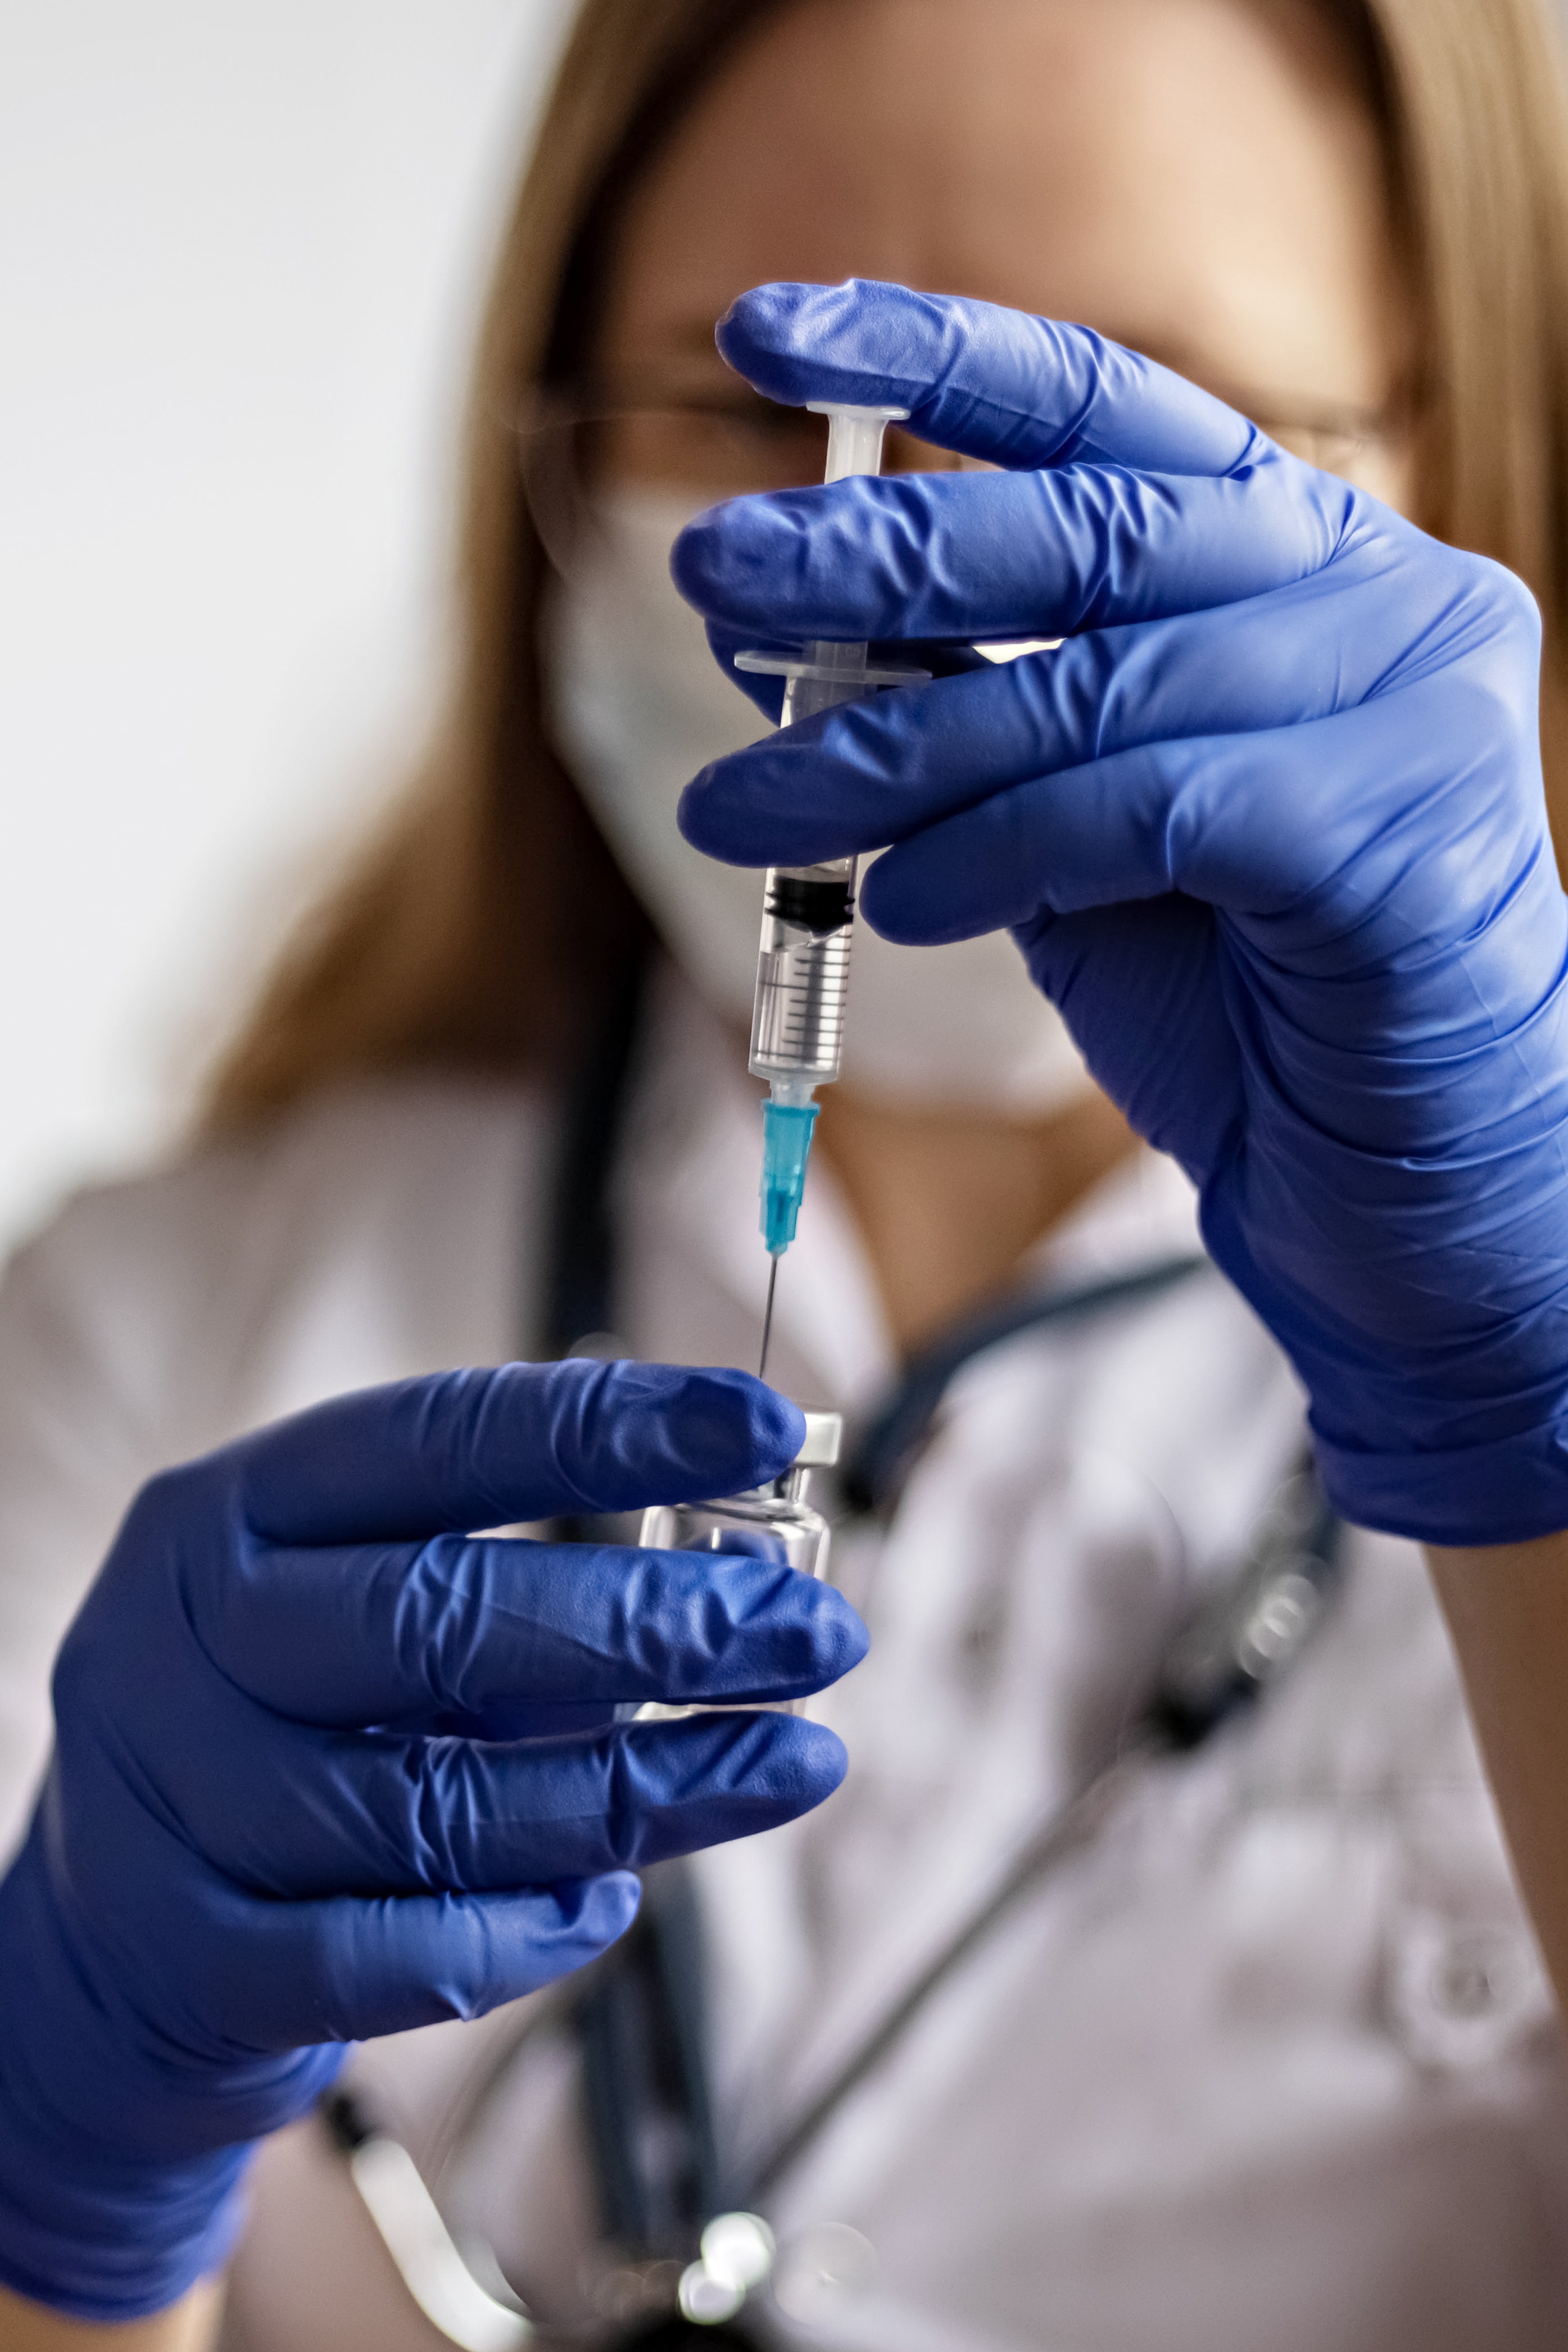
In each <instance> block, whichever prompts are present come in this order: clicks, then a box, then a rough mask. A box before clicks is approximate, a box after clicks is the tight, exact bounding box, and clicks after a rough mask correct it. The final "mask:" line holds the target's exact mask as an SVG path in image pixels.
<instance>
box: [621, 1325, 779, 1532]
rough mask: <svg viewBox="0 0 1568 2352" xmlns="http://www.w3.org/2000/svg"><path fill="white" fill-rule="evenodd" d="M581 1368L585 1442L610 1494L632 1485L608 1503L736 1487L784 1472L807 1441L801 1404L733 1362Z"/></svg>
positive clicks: (666, 1499) (681, 1498)
mask: <svg viewBox="0 0 1568 2352" xmlns="http://www.w3.org/2000/svg"><path fill="white" fill-rule="evenodd" d="M583 1373H584V1380H585V1385H586V1386H587V1387H588V1388H590V1389H591V1391H592V1396H591V1400H590V1399H587V1398H585V1399H584V1402H586V1403H588V1404H589V1407H590V1409H589V1412H588V1413H587V1416H586V1423H585V1429H584V1452H585V1453H593V1454H595V1455H596V1457H597V1460H598V1462H599V1464H600V1465H601V1467H600V1470H599V1474H598V1477H597V1484H598V1486H599V1487H600V1489H601V1491H602V1492H603V1493H604V1494H605V1496H610V1495H612V1494H615V1495H617V1496H618V1495H619V1494H620V1492H621V1490H622V1484H623V1481H624V1486H625V1501H624V1502H617V1503H616V1504H615V1505H613V1506H612V1505H611V1504H610V1503H609V1502H606V1503H605V1505H604V1506H603V1507H606V1508H608V1507H621V1508H626V1507H630V1506H631V1505H633V1504H637V1503H679V1502H695V1501H698V1500H700V1498H701V1497H702V1496H707V1495H732V1494H737V1493H739V1492H741V1491H742V1489H743V1488H744V1487H747V1486H761V1485H762V1484H763V1481H764V1480H765V1479H769V1478H776V1477H778V1476H779V1475H780V1474H781V1473H782V1472H783V1471H784V1470H787V1469H788V1468H789V1466H790V1465H791V1463H792V1462H793V1461H794V1460H795V1456H796V1454H798V1453H799V1452H800V1449H801V1447H802V1446H803V1445H804V1444H805V1414H804V1413H803V1412H801V1410H800V1407H799V1406H798V1405H796V1404H794V1403H792V1402H791V1401H790V1399H789V1398H788V1397H785V1396H780V1394H779V1393H778V1391H777V1390H776V1389H770V1388H769V1387H768V1386H767V1385H766V1384H765V1382H763V1381H759V1380H756V1379H754V1378H753V1377H752V1374H751V1373H750V1372H742V1371H736V1370H732V1369H731V1367H730V1366H728V1365H718V1366H714V1367H711V1368H710V1367H707V1366H688V1365H681V1364H638V1363H634V1362H632V1361H630V1360H627V1361H624V1362H618V1363H612V1364H604V1365H595V1366H594V1367H592V1368H591V1370H589V1368H586V1367H584V1368H583ZM613 1454H618V1456H619V1465H618V1475H616V1476H614V1477H612V1476H611V1475H609V1469H610V1457H611V1456H612V1455H613Z"/></svg>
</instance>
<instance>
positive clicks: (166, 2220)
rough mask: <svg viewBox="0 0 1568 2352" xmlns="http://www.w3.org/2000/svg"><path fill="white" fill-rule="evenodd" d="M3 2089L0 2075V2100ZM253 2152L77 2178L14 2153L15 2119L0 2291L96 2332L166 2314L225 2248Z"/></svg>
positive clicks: (44, 2154)
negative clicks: (86, 2323) (95, 2327)
mask: <svg viewBox="0 0 1568 2352" xmlns="http://www.w3.org/2000/svg"><path fill="white" fill-rule="evenodd" d="M10 2089H11V2084H10V2082H9V2081H8V2079H6V2078H5V2075H4V2074H0V2105H3V2104H4V2103H5V2099H6V2097H7V2095H8V2094H9V2092H10ZM252 2153H253V2151H252V2149H251V2148H250V2147H235V2148H225V2149H222V2150H221V2151H220V2152H219V2153H218V2154H217V2155H216V2156H208V2157H203V2158H200V2159H199V2160H198V2161H195V2162H192V2163H189V2164H185V2165H182V2166H178V2167H176V2166H169V2165H164V2166H161V2167H159V2168H156V2169H153V2168H147V2167H138V2168H134V2169H132V2168H129V2167H125V2168H119V2167H107V2166H105V2165H104V2164H103V2163H102V2161H101V2160H99V2159H95V2160H94V2162H93V2164H92V2166H91V2168H90V2178H82V2179H77V2178H75V2177H74V2176H72V2175H71V2174H69V2173H68V2172H66V2171H65V2170H63V2169H62V2164H63V2162H64V2159H59V2160H57V2161H54V2162H51V2160H50V2157H49V2153H48V2151H47V2149H40V2148H38V2147H24V2146H23V2145H22V2142H21V2135H20V2132H19V2131H18V2129H17V2128H16V2122H15V2120H13V2122H12V2123H10V2124H8V2125H7V2126H6V2129H5V2136H4V2144H3V2145H0V2284H5V2286H7V2287H9V2288H10V2290H11V2292H12V2294H19V2295H25V2296H26V2297H27V2299H28V2300H29V2301H30V2302H33V2303H37V2304H43V2305H47V2307H48V2308H49V2309H50V2310H52V2311H58V2312H59V2313H61V2314H62V2315H65V2316H66V2317H68V2318H71V2319H82V2320H92V2321H96V2322H98V2323H99V2324H100V2325H109V2326H112V2325H114V2324H116V2323H118V2322H121V2321H126V2320H133V2319H146V2318H149V2317H151V2316H152V2315H153V2314H154V2313H155V2312H160V2311H166V2310H167V2309H168V2308H169V2306H170V2305H172V2304H176V2303H178V2302H179V2301H180V2300H181V2298H182V2296H184V2295H185V2294H188V2293H189V2291H190V2289H191V2288H192V2287H193V2286H195V2284H196V2282H197V2280H198V2279H202V2278H205V2277H206V2276H207V2275H208V2274H209V2273H211V2272H213V2271H216V2270H219V2269H221V2268H222V2266H223V2264H224V2263H226V2261H227V2259H228V2256H229V2254H230V2252H232V2251H233V2247H234V2242H235V2240H236V2238H237V2236H238V2234H239V2228H240V2223H241V2221H242V2220H243V2218H244V2198H243V2195H242V2182H243V2179H244V2174H245V2170H246V2168H247V2165H248V2164H249V2162H250V2158H251V2155H252ZM117 2176H118V2177H117Z"/></svg>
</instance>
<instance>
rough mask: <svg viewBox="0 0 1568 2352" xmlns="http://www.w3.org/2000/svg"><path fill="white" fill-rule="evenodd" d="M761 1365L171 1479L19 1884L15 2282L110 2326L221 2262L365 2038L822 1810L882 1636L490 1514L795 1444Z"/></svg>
mask: <svg viewBox="0 0 1568 2352" xmlns="http://www.w3.org/2000/svg"><path fill="white" fill-rule="evenodd" d="M803 1430H804V1425H803V1423H802V1421H801V1417H800V1414H799V1412H797V1411H796V1409H795V1406H794V1405H792V1404H790V1403H788V1402H786V1401H785V1400H784V1398H783V1397H779V1396H776V1395H774V1394H773V1391H771V1390H769V1389H766V1388H764V1387H763V1384H762V1382H761V1381H753V1380H751V1379H749V1378H748V1377H747V1376H746V1375H745V1374H744V1373H742V1372H733V1371H727V1370H716V1371H704V1370H695V1369H693V1368H690V1367H688V1366H683V1365H668V1364H632V1363H616V1364H599V1363H587V1362H572V1361H569V1362H566V1363H559V1364H506V1365H502V1366H500V1368H499V1369H498V1370H487V1371H467V1372H449V1373H443V1374H439V1375H436V1376H433V1377H431V1378H427V1379H423V1380H412V1381H400V1382H398V1383H396V1384H395V1386H393V1387H390V1388H383V1389H369V1390H364V1391H361V1392H359V1393H358V1394H355V1395H351V1396H342V1397H337V1398H334V1399H333V1400H331V1402H329V1403H327V1404H323V1405H319V1406H317V1407H315V1408H314V1409H313V1410H312V1411H310V1412H304V1413H300V1414H297V1415H296V1416H295V1417H294V1418H293V1419H292V1420H290V1421H285V1422H279V1423H275V1424H274V1425H273V1426H272V1427H271V1428H268V1429H264V1430H259V1431H258V1432H257V1433H255V1434H254V1435H252V1436H249V1437H247V1438H244V1439H241V1440H239V1441H238V1442H237V1443H236V1444H232V1445H229V1446H226V1447H225V1448H224V1449H223V1450H222V1451H221V1452H219V1453H216V1454H207V1455H206V1456H205V1457H204V1458H203V1459H202V1460H201V1461H198V1462H190V1463H185V1464H184V1465H181V1466H180V1467H178V1468H176V1469H173V1470H168V1471H165V1472H163V1475H161V1476H160V1477H158V1478H155V1479H153V1481H152V1482H151V1483H150V1484H149V1485H148V1486H145V1487H143V1489H142V1493H141V1495H140V1496H138V1497H137V1499H136V1501H135V1502H134V1503H133V1505H132V1508H131V1510H130V1512H129V1514H128V1515H127V1517H126V1520H125V1523H124V1526H123V1527H122V1528H121V1531H120V1534H119V1536H118V1538H116V1540H115V1543H114V1546H113V1549H111V1551H110V1555H109V1558H108V1559H107V1561H106V1562H105V1564H104V1568H103V1570H102V1572H101V1574H100V1577H99V1580H98V1581H97V1583H96V1584H95V1585H94V1586H93V1589H92V1591H90V1593H89V1596H88V1598H87V1600H86V1601H85V1602H84V1603H83V1605H82V1609H81V1612H80V1614H79V1616H78V1618H77V1621H76V1622H75V1624H74V1625H73V1627H72V1628H71V1631H70V1632H69V1633H68V1635H67V1637H66V1640H65V1643H64V1646H63V1648H62V1650H61V1653H60V1660H59V1664H58V1668H57V1670H56V1675H55V1717H56V1744H55V1756H54V1760H53V1762H52V1764H51V1766H50V1769H49V1773H48V1777H47V1781H46V1783H45V1786H44V1790H43V1792H42V1795H41V1797H40V1799H39V1802H38V1807H37V1814H36V1816H35V1818H34V1822H33V1825H32V1830H31V1832H30V1834H29V1836H28V1838H27V1841H26V1845H25V1846H24V1847H23V1850H22V1852H21V1853H20V1854H19V1855H18V1856H17V1858H16V1862H15V1864H13V1865H12V1867H11V1869H10V1870H9V1872H8V1873H7V1874H5V1879H4V1881H3V1882H0V2281H4V2283H5V2285H7V2286H9V2287H11V2288H13V2289H15V2290H16V2292H17V2293H19V2294H24V2295H26V2296H29V2297H30V2298H31V2299H32V2300H33V2301H35V2302H37V2303H41V2304H45V2305H51V2306H54V2307H55V2308H58V2309H59V2310H62V2311H67V2312H70V2313H72V2314H74V2315H78V2316H79V2317H82V2318H87V2319H94V2320H100V2321H104V2322H112V2321H121V2320H128V2319H132V2318H135V2317H137V2316H139V2315H142V2314H143V2313H146V2312H150V2311H157V2310H160V2309H162V2308H163V2305H167V2304H171V2303H173V2302H174V2301H176V2300H177V2299H178V2297H179V2296H180V2295H181V2294H183V2293H184V2290H185V2289H186V2288H187V2287H188V2286H189V2285H190V2284H191V2283H192V2281H193V2280H194V2279H195V2278H196V2277H198V2276H199V2275H200V2274H201V2273H203V2272H204V2271H205V2270H207V2269H210V2268H211V2267H213V2266H214V2265H215V2264H216V2263H218V2262H219V2261H221V2260H222V2258H223V2256H224V2254H225V2252H226V2250H227V2247H228V2244H229V2242H230V2241H231V2240H232V2238H233V2235H234V2232H235V2230H236V2228H237V2222H238V2219H239V2201H238V2184H239V2182H240V2180H241V2178H242V2176H243V2173H244V2169H245V2165H246V2161H247V2156H248V2154H249V2152H250V2147H251V2146H252V2144H253V2143H254V2142H255V2140H256V2139H257V2138H258V2137H260V2135H262V2134H263V2133H265V2132H269V2131H272V2130H275V2129H276V2128H277V2127H278V2126H279V2125H280V2124H284V2123H287V2122H289V2120H290V2118H292V2117H293V2116H298V2115H300V2114H302V2113H303V2112H304V2111H305V2110H306V2109H307V2108H308V2107H309V2106H310V2103H311V2101H312V2100H313V2099H314V2098H315V2097H316V2096H317V2095H319V2094H320V2092H321V2090H322V2089H323V2088H324V2087H325V2086H326V2085H327V2084H329V2083H330V2082H331V2079H332V2076H333V2075H334V2074H335V2073H336V2071H337V2068H338V2066H339V2065H340V2064H341V2063H342V2054H343V2048H344V2045H345V2044H346V2043H347V2042H349V2041H351V2040H353V2039H357V2038H358V2037H360V2036H362V2035H367V2034H376V2033H394V2032H401V2031H403V2030H405V2029H406V2028H407V2027H410V2026H415V2025H423V2024H427V2023H430V2022H432V2021H437V2020H441V2019H449V2018H455V2017H472V2016H475V2015H477V2014H479V2012H480V2011H483V2010H486V2009H489V2008H492V2007H494V2006H495V2004H496V2003H497V2002H499V2001H504V2000H513V1999H515V1998H516V1996H517V1995H518V1994H520V1993H525V1992H531V1991H533V1990H535V1989H536V1988H537V1987H539V1986H541V1985H544V1984H548V1983H550V1982H551V1980H552V1979H553V1978H556V1977H558V1976H562V1975H563V1974H564V1973H565V1972H566V1971H567V1970H568V1969H576V1968H581V1967H582V1966H583V1965H584V1962H585V1961H588V1960H591V1959H593V1958H595V1956H596V1955H597V1954H598V1953H599V1952H601V1951H603V1950H604V1948H605V1946H606V1945H608V1944H610V1943H613V1942H614V1940H615V1938H616V1937H617V1936H619V1935H620V1934H621V1932H622V1931H623V1929H624V1928H625V1927H626V1925H627V1924H628V1922H629V1921H630V1919H631V1917H632V1916H633V1913H634V1912H635V1910H636V1908H637V1880H636V1878H635V1877H634V1876H633V1875H632V1872H633V1870H634V1869H635V1868H636V1867H637V1865H638V1864H643V1863H647V1862H654V1861H658V1859H659V1858H660V1857H661V1856H663V1855H665V1854H671V1853H689V1852H690V1851H691V1850H692V1849H693V1848H695V1847H698V1846H702V1845H711V1844H716V1843H719V1842H720V1841H721V1840H722V1839H725V1838H733V1837H745V1836H749V1835H750V1834H752V1832H754V1831H757V1830H761V1829H766V1828H769V1827H771V1826H772V1825H773V1823H775V1822H783V1821H791V1820H793V1819H794V1818H795V1815H796V1814H798V1813H802V1812H804V1811H806V1810H807V1809H808V1808H809V1807H810V1806H812V1805H815V1804H817V1803H820V1801H822V1799H823V1798H824V1797H825V1796H826V1795H827V1794H828V1792H829V1790H832V1789H833V1788H835V1787H836V1786H837V1782H838V1780H839V1779H840V1777H841V1775H842V1773H843V1769H844V1764H845V1756H844V1750H843V1748H842V1746H841V1745H840V1743H839V1741H838V1740H837V1738H835V1737H834V1735H833V1733H832V1732H830V1731H829V1730H827V1729H826V1727H825V1726H823V1725H818V1724H812V1723H807V1722H804V1721H801V1720H799V1719H798V1718H796V1717H794V1716H792V1715H780V1714H751V1713H745V1712H740V1711H736V1712H726V1713H721V1714H717V1713H716V1714H708V1715H702V1716H697V1717H690V1718H689V1719H685V1720H676V1721H667V1722H652V1723H646V1724H644V1723H632V1724H626V1725H620V1726H617V1724H616V1715H617V1709H618V1708H620V1707H623V1706H625V1707H629V1706H633V1705H635V1704H636V1703H637V1702H640V1701H643V1700H647V1699H650V1698H652V1699H665V1700H676V1701H682V1700H688V1699H696V1698H709V1699H719V1700H722V1701H725V1702H727V1703H729V1704H730V1705H731V1706H736V1705H737V1704H738V1705H739V1706H744V1703H745V1702H747V1701H748V1700H763V1701H766V1700H771V1699H778V1698H788V1697H794V1696H797V1695H799V1694H800V1693H802V1692H805V1691H808V1690H816V1689H820V1688H821V1686H822V1685H823V1684H825V1683H826V1682H830V1681H831V1680H833V1678H834V1677H835V1676H836V1675H839V1674H842V1673H843V1672H844V1671H845V1670H846V1669H847V1667H848V1666H850V1665H852V1664H854V1663H855V1662H856V1660H857V1659H858V1657H859V1656H860V1654H861V1652H862V1650H863V1649H864V1646H865V1630H864V1628H863V1627H862V1626H861V1624H860V1622H859V1620H858V1618H857V1617H856V1615H855V1614H854V1612H853V1611H852V1610H851V1609H850V1608H849V1606H848V1604H847V1602H846V1601H842V1600H840V1598H839V1597H838V1595H837V1593H836V1592H834V1591H832V1590H831V1589H830V1588H829V1587H827V1586H826V1585H822V1584H817V1583H815V1582H814V1581H813V1580H811V1578H809V1577H806V1576H801V1575H797V1574H796V1573H795V1572H794V1571H793V1570H789V1569H781V1568H778V1567H775V1566H773V1564H771V1563H769V1562H765V1561H761V1560H753V1559H742V1558H739V1557H731V1556H729V1555H726V1556H724V1557H723V1558H722V1559H715V1558H713V1557H712V1556H711V1555H698V1554H695V1553H687V1552H660V1551H643V1550H641V1549H637V1548H635V1547H632V1546H621V1545H615V1544H554V1543H548V1542H543V1541H540V1542H530V1541H521V1540H514V1539H510V1538H504V1537H496V1536H489V1537H487V1536H476V1535H469V1534H467V1533H465V1532H464V1530H466V1529H469V1528H493V1527H496V1526H498V1525H502V1526H504V1525H506V1524H508V1523H510V1522H511V1521H514V1520H518V1519H522V1520H537V1519H542V1518H549V1517H553V1516H554V1515H555V1514H557V1513H561V1512H572V1513H576V1512H580V1511H583V1510H589V1511H595V1510H604V1511H616V1512H619V1511H624V1510H626V1509H629V1508H632V1507H636V1506H638V1505H640V1504H642V1503H645V1502H675V1501H679V1500H683V1499H685V1500H689V1499H692V1498H694V1497H697V1496H703V1495H710V1494H715V1493H719V1494H729V1493H732V1492H734V1491H735V1490H736V1489H737V1488H739V1487H743V1486H754V1485H756V1484H757V1483H758V1482H759V1481H760V1480H762V1479H764V1478H769V1477H773V1476H776V1475H778V1473H779V1472H780V1471H782V1470H783V1469H784V1467H785V1466H786V1465H788V1464H789V1463H790V1462H792V1461H793V1460H794V1458H795V1454H796V1452H797V1450H798V1448H799V1445H800V1441H801V1437H802V1435H803Z"/></svg>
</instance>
